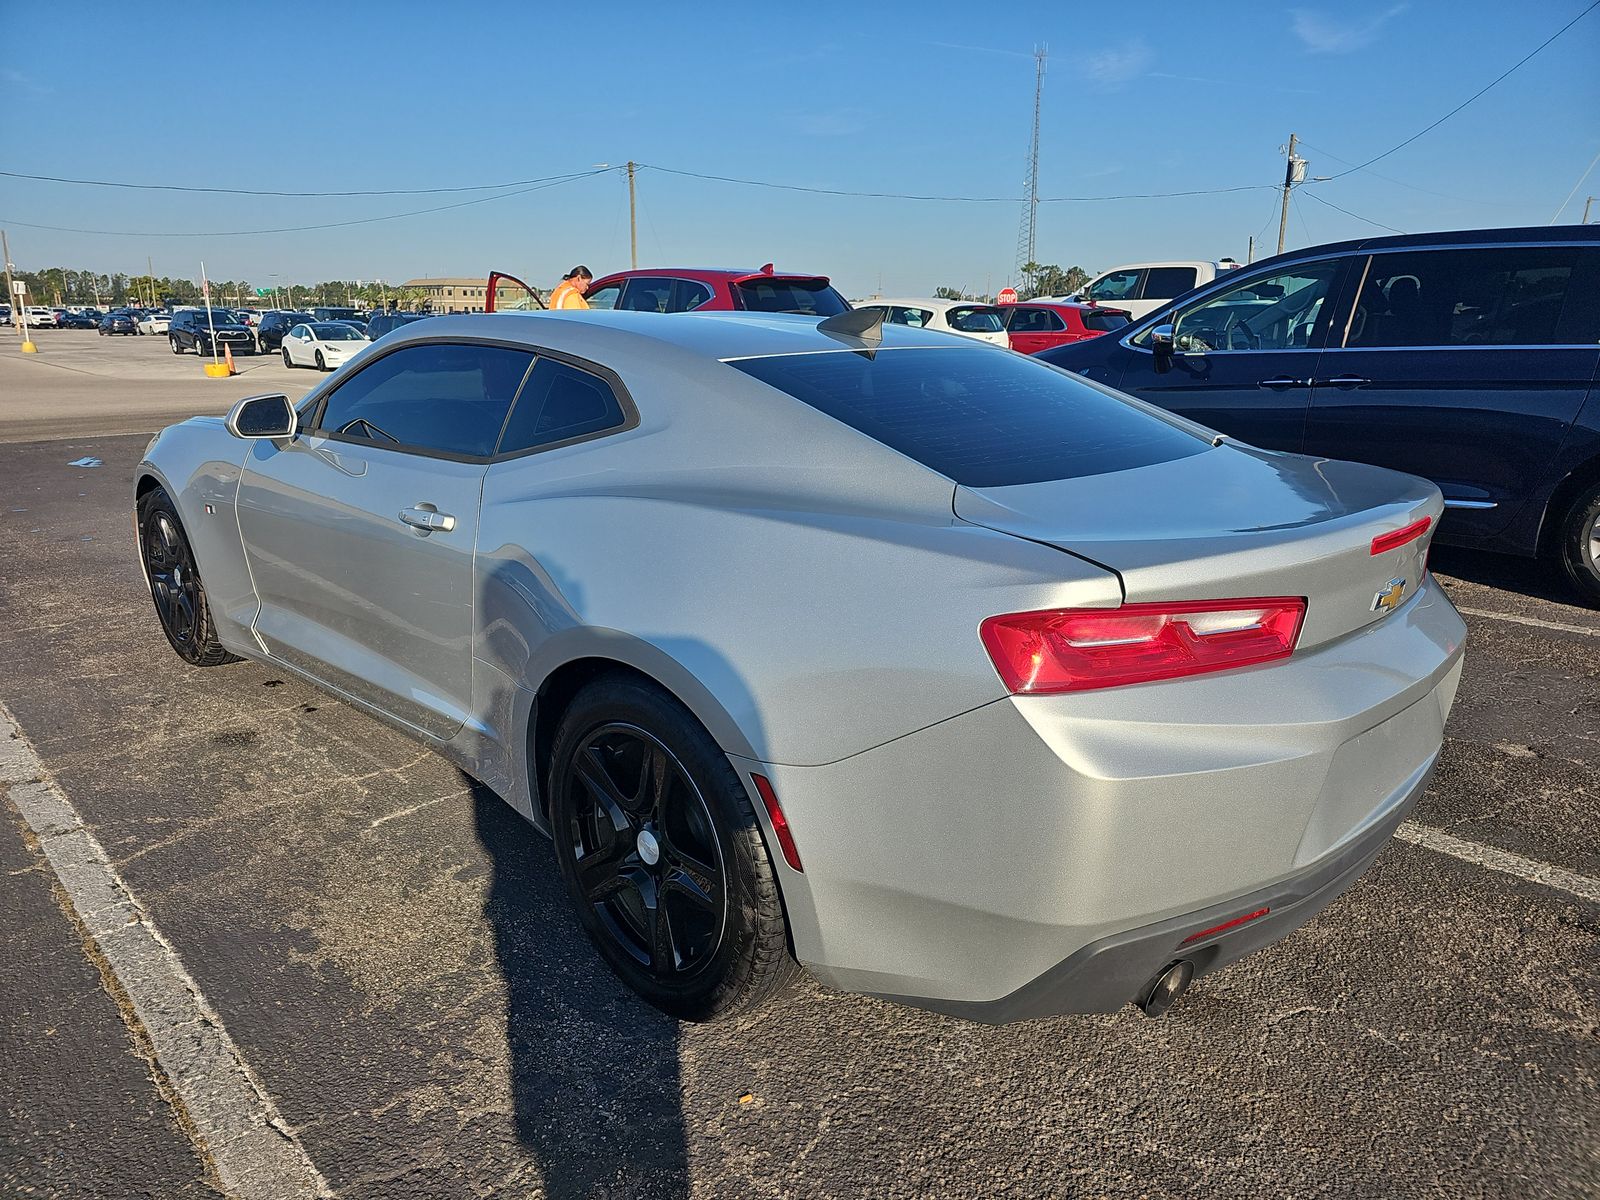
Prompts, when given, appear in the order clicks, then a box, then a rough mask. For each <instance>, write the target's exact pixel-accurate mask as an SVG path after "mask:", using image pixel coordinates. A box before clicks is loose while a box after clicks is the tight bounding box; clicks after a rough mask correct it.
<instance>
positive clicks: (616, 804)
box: [573, 745, 633, 833]
mask: <svg viewBox="0 0 1600 1200" xmlns="http://www.w3.org/2000/svg"><path fill="white" fill-rule="evenodd" d="M573 767H574V769H575V770H576V772H577V775H578V778H579V779H581V780H582V781H583V784H584V786H585V787H586V788H588V790H589V794H590V795H591V796H592V797H594V802H595V804H596V805H597V806H598V807H599V809H600V811H601V813H602V814H603V815H604V817H605V818H606V819H607V820H608V821H610V822H611V827H612V828H613V829H615V830H616V831H617V832H618V833H621V832H622V831H623V830H625V829H632V828H633V821H632V819H631V818H630V817H629V816H628V812H627V809H628V806H629V801H628V799H627V797H625V796H624V795H623V794H622V789H620V788H619V787H617V785H616V782H615V781H614V780H613V779H612V778H611V773H610V772H609V771H607V770H606V764H605V760H604V759H603V758H602V757H601V754H600V749H599V747H597V746H593V745H590V746H586V747H585V748H584V750H583V752H582V753H581V754H580V755H579V756H578V761H577V762H576V763H574V764H573Z"/></svg>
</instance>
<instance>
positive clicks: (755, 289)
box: [733, 279, 850, 317]
mask: <svg viewBox="0 0 1600 1200" xmlns="http://www.w3.org/2000/svg"><path fill="white" fill-rule="evenodd" d="M733 290H734V294H735V295H737V296H738V297H739V303H740V304H741V305H742V306H743V307H745V308H747V309H749V310H750V311H751V312H771V313H806V314H808V315H811V316H817V317H833V316H837V315H838V314H839V313H842V312H848V311H849V309H850V306H849V305H848V304H846V303H845V302H844V297H843V296H841V295H839V293H838V292H836V291H834V290H833V289H832V288H831V287H829V286H828V283H827V280H824V279H750V280H746V281H745V282H744V283H739V284H735V285H734V288H733Z"/></svg>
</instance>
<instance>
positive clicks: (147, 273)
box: [144, 254, 156, 308]
mask: <svg viewBox="0 0 1600 1200" xmlns="http://www.w3.org/2000/svg"><path fill="white" fill-rule="evenodd" d="M144 277H145V278H146V279H148V280H149V281H150V307H151V308H154V307H155V306H156V264H155V262H154V260H153V259H151V257H150V256H149V255H148V254H146V255H145V256H144Z"/></svg>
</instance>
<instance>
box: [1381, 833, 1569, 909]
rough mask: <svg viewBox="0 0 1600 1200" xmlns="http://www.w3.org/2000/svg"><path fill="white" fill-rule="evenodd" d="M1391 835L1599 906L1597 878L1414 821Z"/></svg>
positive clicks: (1414, 844)
mask: <svg viewBox="0 0 1600 1200" xmlns="http://www.w3.org/2000/svg"><path fill="white" fill-rule="evenodd" d="M1394 836H1395V837H1397V838H1399V839H1400V840H1401V841H1402V842H1410V843H1411V844H1412V845H1413V846H1421V847H1422V848H1423V849H1425V850H1432V851H1434V852H1435V853H1437V854H1448V855H1449V856H1450V857H1451V858H1459V859H1460V860H1461V861H1462V862H1469V863H1475V864H1477V865H1478V866H1480V867H1485V868H1487V869H1488V870H1490V871H1502V872H1504V873H1505V874H1507V875H1515V876H1516V877H1517V878H1518V879H1524V880H1527V881H1528V882H1529V883H1537V884H1539V885H1541V886H1542V887H1547V888H1552V889H1553V890H1555V891H1558V892H1566V893H1567V894H1568V895H1569V896H1576V897H1577V898H1578V899H1579V900H1587V901H1589V902H1590V903H1591V904H1600V879H1592V878H1590V877H1589V876H1588V875H1579V874H1578V873H1577V872H1576V871H1568V870H1565V869H1563V868H1561V867H1555V866H1551V865H1550V864H1549V863H1546V862H1539V861H1538V860H1537V859H1533V858H1523V857H1522V855H1520V854H1512V853H1511V851H1509V850H1500V849H1497V848H1496V847H1494V846H1485V845H1483V844H1482V843H1481V842H1469V841H1467V840H1466V839H1465V838H1458V837H1456V836H1454V835H1453V834H1448V833H1445V832H1444V831H1443V830H1442V829H1434V828H1432V827H1431V826H1428V825H1418V824H1417V823H1416V822H1415V821H1407V822H1405V823H1404V824H1402V825H1401V826H1400V828H1399V829H1396V830H1395V831H1394Z"/></svg>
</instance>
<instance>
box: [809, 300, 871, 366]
mask: <svg viewBox="0 0 1600 1200" xmlns="http://www.w3.org/2000/svg"><path fill="white" fill-rule="evenodd" d="M817 332H818V333H825V334H827V335H828V336H829V337H834V338H838V339H839V340H840V341H852V342H860V343H861V345H860V346H858V347H852V349H860V350H864V351H866V353H867V357H868V358H871V357H872V353H873V351H875V350H877V348H878V347H879V346H880V345H882V344H883V309H881V308H852V309H850V310H848V311H846V312H842V313H838V314H836V315H834V316H831V317H829V318H827V319H826V320H824V321H819V322H817Z"/></svg>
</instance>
